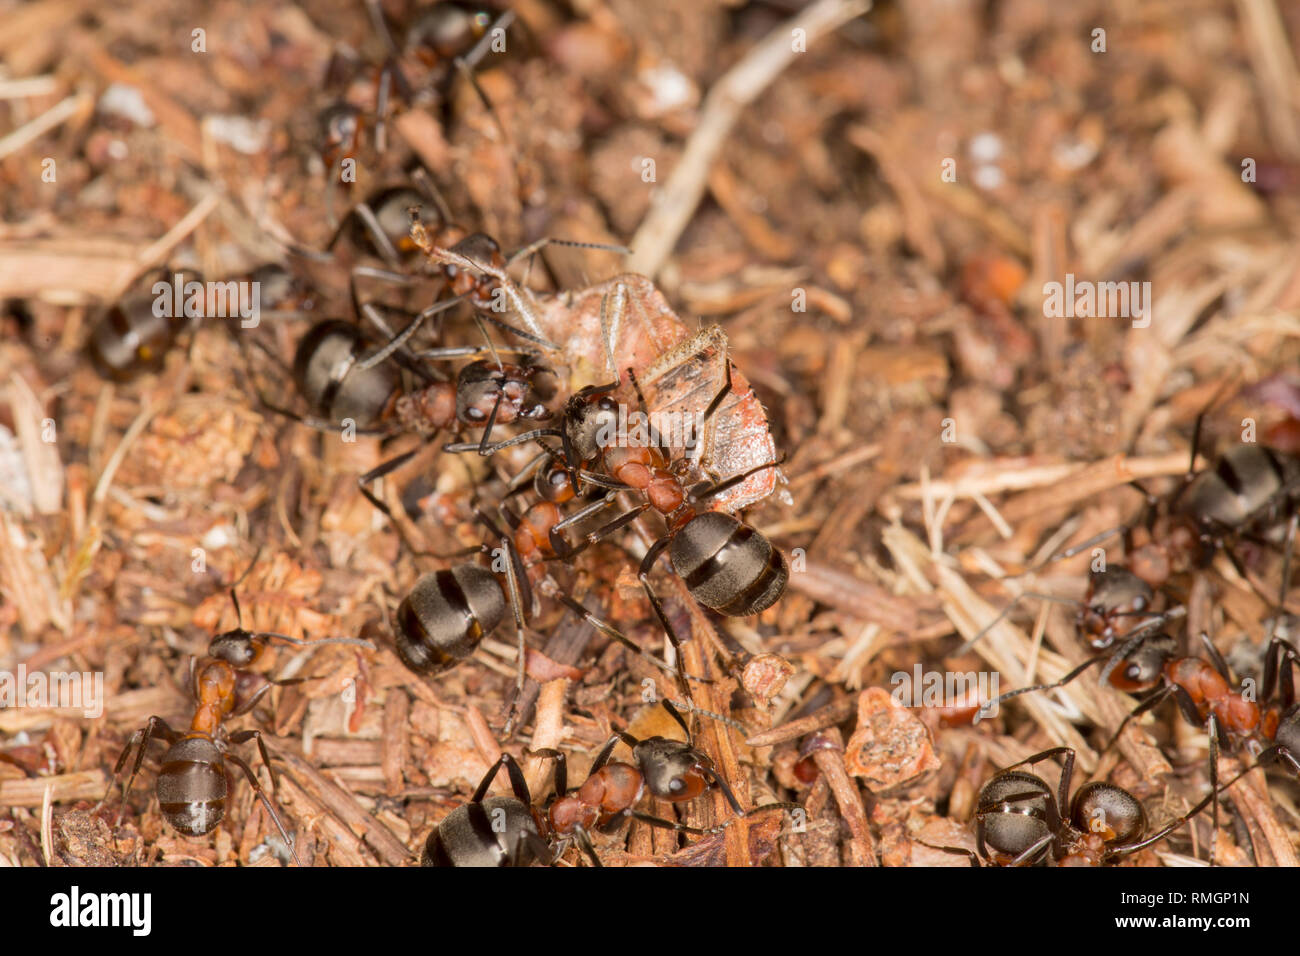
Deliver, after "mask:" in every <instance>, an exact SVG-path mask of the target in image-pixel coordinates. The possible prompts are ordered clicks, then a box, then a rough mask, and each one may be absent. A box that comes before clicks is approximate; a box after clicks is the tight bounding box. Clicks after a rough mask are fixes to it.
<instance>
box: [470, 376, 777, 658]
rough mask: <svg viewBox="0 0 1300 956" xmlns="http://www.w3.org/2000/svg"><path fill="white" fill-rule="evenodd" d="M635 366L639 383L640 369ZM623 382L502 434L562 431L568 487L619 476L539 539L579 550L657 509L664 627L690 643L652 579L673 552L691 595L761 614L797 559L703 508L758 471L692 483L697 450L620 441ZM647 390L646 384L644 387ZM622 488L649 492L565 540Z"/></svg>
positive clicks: (542, 525) (659, 609) (595, 389)
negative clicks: (548, 423) (552, 424)
mask: <svg viewBox="0 0 1300 956" xmlns="http://www.w3.org/2000/svg"><path fill="white" fill-rule="evenodd" d="M628 374H629V376H632V378H633V382H634V383H635V376H634V375H633V373H632V370H631V369H629V370H628ZM618 384H619V383H617V382H615V383H612V384H609V385H599V386H588V387H586V388H584V389H582V390H581V391H579V392H578V393H577V394H576V395H574V396H572V397H571V398H570V399H569V401H568V403H567V404H566V407H565V412H564V422H563V427H562V428H560V429H536V430H534V431H532V432H528V433H525V434H524V435H520V436H516V437H515V438H513V439H509V440H508V441H505V442H499V443H497V444H496V445H494V446H491V447H490V448H489V450H496V449H499V448H502V447H506V446H507V445H511V444H516V443H518V442H520V441H525V440H535V439H537V438H542V437H557V438H560V439H561V441H562V443H563V467H564V469H565V470H567V472H568V478H567V481H566V480H565V479H564V478H563V477H562V476H561V475H560V474H559V470H558V469H551V470H550V471H548V472H547V475H548V481H550V482H552V483H555V484H556V487H557V488H560V489H564V491H563V492H562V493H564V494H569V493H570V492H569V489H570V488H571V487H576V486H578V485H579V484H580V483H581V482H582V481H584V480H589V479H591V478H599V476H600V475H601V474H602V473H603V474H604V475H606V476H607V477H608V478H609V479H610V480H611V481H612V482H614V483H615V484H614V485H613V489H612V491H611V492H610V494H607V495H606V496H605V497H604V498H602V499H600V500H598V501H597V502H595V503H594V504H592V505H589V506H587V507H585V508H583V509H581V510H580V511H578V512H576V513H574V514H572V515H570V516H569V517H567V518H563V519H561V520H558V521H552V520H551V519H552V518H555V517H558V514H557V513H555V512H554V510H553V509H552V510H551V511H549V512H548V513H547V515H546V520H544V521H539V522H535V523H533V522H530V523H529V525H528V527H529V529H530V533H531V537H532V538H533V539H534V540H535V541H536V544H537V546H538V547H540V548H544V549H545V550H548V551H550V552H551V553H553V554H555V555H556V556H558V557H560V558H562V559H565V560H568V559H571V558H573V557H574V556H575V555H577V554H578V553H580V552H581V551H582V550H584V549H585V548H586V547H588V546H589V545H591V544H593V543H595V542H596V541H599V540H601V539H602V538H604V537H605V536H607V535H609V534H610V533H612V532H614V531H617V530H618V529H620V528H622V527H624V526H626V525H628V524H630V523H631V522H632V521H634V520H636V519H637V518H638V517H640V516H641V515H642V514H644V513H645V512H647V511H649V510H651V509H653V510H655V511H657V512H658V513H659V514H661V515H662V516H663V518H664V521H665V523H666V525H667V533H666V534H664V535H663V536H661V537H660V538H658V539H657V540H656V541H655V542H654V543H653V544H652V545H651V546H650V548H649V550H648V551H647V552H646V555H645V557H644V558H643V559H642V561H641V565H640V568H639V569H638V577H639V579H640V581H641V584H642V587H643V588H644V590H645V592H646V595H647V597H648V598H649V599H650V602H651V606H652V607H653V608H654V610H655V614H656V616H657V617H658V618H659V620H660V623H661V624H662V625H663V627H664V630H665V631H666V632H667V634H668V636H669V638H670V639H671V641H672V643H673V644H674V646H675V647H677V648H678V649H680V646H681V640H680V638H679V637H678V635H677V633H676V630H675V628H674V627H673V625H672V623H671V622H670V621H669V620H668V615H667V613H666V612H665V611H664V609H663V605H662V603H661V602H660V600H659V597H658V595H656V594H655V591H654V588H653V587H652V586H651V584H650V571H651V569H652V568H653V567H654V564H655V562H656V561H657V560H658V559H659V557H660V556H661V555H662V554H663V553H664V552H665V551H667V552H668V557H669V561H670V563H671V565H672V568H673V572H674V573H675V574H676V575H677V576H678V577H679V578H681V579H682V581H683V582H684V583H685V584H686V587H687V589H688V590H689V591H690V593H691V596H692V597H694V598H695V600H696V601H698V602H699V603H700V604H702V605H703V606H705V607H707V608H710V609H712V610H714V611H717V612H718V613H720V614H725V615H728V616H731V617H743V616H747V615H750V614H757V613H759V612H761V611H764V610H766V609H767V608H769V607H771V606H772V605H773V604H774V603H776V601H777V600H779V599H780V597H781V595H782V594H783V593H784V591H785V585H786V582H787V581H788V579H789V575H790V571H789V565H788V564H787V563H786V560H785V555H784V554H782V553H781V551H780V549H778V548H776V547H775V546H774V545H773V544H772V543H771V542H770V541H769V540H768V539H767V538H766V536H764V535H763V534H762V533H761V532H759V531H757V530H756V529H754V528H752V527H751V526H749V525H747V524H744V523H743V522H742V521H740V519H739V518H736V517H735V516H734V515H730V514H727V513H725V512H722V511H709V510H701V509H700V505H701V504H702V503H703V502H705V501H707V500H708V499H710V498H714V497H716V496H717V495H720V494H721V493H723V492H725V491H726V490H727V489H729V488H731V487H733V486H735V485H738V484H740V483H742V482H744V481H745V480H747V479H748V478H749V476H750V474H751V471H745V472H741V473H740V474H737V475H733V476H731V477H729V478H726V479H723V480H721V481H716V482H710V481H704V482H701V483H698V484H696V485H694V486H693V487H691V488H687V486H686V484H685V483H684V480H683V479H684V476H685V472H686V467H684V466H688V465H689V462H690V457H689V455H687V456H683V457H682V458H680V459H678V460H677V461H676V462H669V460H668V457H667V455H668V453H667V449H666V448H665V447H664V446H663V444H662V442H661V441H660V442H657V443H656V444H653V445H651V444H633V443H626V444H616V443H615V442H616V441H617V437H618V435H617V426H618V418H619V414H618V405H617V403H616V402H615V401H614V400H613V399H612V398H611V397H610V395H609V394H608V393H610V392H611V391H613V390H614V389H615V388H617V387H618ZM730 384H731V383H730V379H728V383H727V387H726V388H725V389H724V390H723V391H722V392H720V393H719V394H718V395H717V396H716V397H715V398H714V399H713V401H712V402H710V404H709V406H708V408H707V409H706V410H705V412H704V418H705V419H706V420H707V418H708V417H709V416H710V415H712V414H713V413H714V412H715V411H716V410H717V408H718V407H719V405H720V404H721V402H722V399H723V398H725V396H726V394H727V392H728V391H729V389H730ZM639 391H640V390H639V387H638V395H639ZM640 412H641V414H642V415H643V416H645V418H644V419H643V420H648V415H647V414H646V411H645V402H644V399H641V402H640ZM625 437H626V436H625ZM448 447H449V450H460V449H461V448H462V447H463V446H448ZM777 464H778V463H776V462H772V463H769V464H763V465H759V466H757V469H768V468H774V467H776V465H777ZM607 487H609V485H607ZM620 490H630V491H634V492H638V493H640V494H641V495H643V496H644V498H645V500H644V501H643V502H642V503H641V504H639V505H637V506H635V507H633V508H632V509H631V510H629V511H626V512H625V513H623V514H622V515H620V516H619V517H617V518H615V519H613V520H612V521H610V522H608V523H607V524H605V525H604V526H602V527H600V528H598V529H596V530H594V531H591V532H589V533H588V534H586V536H585V538H584V539H583V540H582V541H580V542H579V543H578V544H576V545H571V544H569V543H568V542H567V541H565V540H564V537H563V534H562V532H563V531H564V530H565V529H566V528H569V527H572V526H573V525H575V524H577V523H579V522H581V521H585V520H587V519H589V518H590V517H592V516H593V515H595V514H597V513H599V512H600V511H601V510H603V509H605V508H607V507H610V506H611V505H613V504H614V503H615V501H616V498H617V493H618V491H620Z"/></svg>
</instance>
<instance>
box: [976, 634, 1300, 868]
mask: <svg viewBox="0 0 1300 956" xmlns="http://www.w3.org/2000/svg"><path fill="white" fill-rule="evenodd" d="M1201 642H1202V644H1203V645H1204V647H1205V651H1206V654H1207V656H1208V657H1209V660H1208V661H1206V660H1203V659H1201V658H1199V657H1190V656H1183V655H1179V654H1178V653H1177V652H1176V645H1175V642H1174V640H1173V638H1171V637H1170V636H1169V635H1168V634H1165V633H1154V634H1153V633H1150V632H1149V631H1147V632H1144V633H1139V634H1136V635H1134V636H1132V637H1130V638H1129V639H1128V640H1126V641H1125V642H1124V643H1123V644H1122V645H1120V646H1119V647H1118V648H1117V649H1115V650H1114V651H1113V652H1111V653H1105V654H1099V655H1096V656H1094V657H1091V658H1089V659H1088V660H1086V661H1084V662H1083V663H1082V664H1080V665H1079V666H1078V667H1076V668H1074V669H1073V670H1072V671H1070V672H1069V673H1068V674H1066V675H1065V676H1064V677H1062V678H1061V679H1060V680H1058V681H1055V682H1053V683H1051V684H1038V685H1034V686H1031V687H1022V688H1019V689H1017V690H1013V691H1008V692H1007V693H1005V694H1002V695H1001V696H999V697H997V698H995V699H994V701H992V702H990V707H991V706H992V705H993V704H1000V703H1001V702H1002V701H1004V700H1007V699H1009V698H1011V697H1016V696H1019V695H1020V694H1027V693H1032V692H1034V691H1040V690H1052V689H1054V688H1056V687H1063V686H1064V685H1066V684H1068V683H1069V682H1070V681H1072V680H1074V679H1075V678H1076V677H1078V676H1079V675H1080V674H1082V673H1083V672H1084V671H1085V670H1087V669H1088V668H1090V667H1092V666H1093V665H1095V664H1098V663H1103V662H1104V664H1105V666H1104V667H1103V668H1102V670H1101V674H1100V676H1099V678H1098V680H1099V681H1101V682H1106V681H1109V682H1110V684H1111V685H1112V686H1114V687H1115V688H1117V689H1118V690H1122V691H1125V692H1130V693H1132V692H1141V691H1150V692H1151V693H1150V694H1149V695H1148V696H1147V697H1145V698H1144V699H1143V700H1142V702H1141V703H1139V704H1138V706H1137V707H1136V708H1134V709H1133V711H1132V712H1131V713H1129V714H1128V715H1127V716H1126V717H1125V718H1124V720H1123V721H1121V722H1120V725H1119V727H1118V728H1117V729H1116V731H1115V733H1114V734H1113V735H1112V737H1111V739H1110V740H1109V741H1108V742H1107V744H1106V747H1105V748H1104V749H1106V750H1109V749H1110V748H1111V747H1112V746H1114V744H1115V742H1116V741H1117V740H1118V739H1119V735H1120V734H1121V733H1122V732H1123V730H1124V728H1125V727H1126V726H1128V723H1129V721H1130V720H1132V719H1134V718H1135V717H1140V716H1141V715H1142V714H1145V713H1146V712H1148V711H1150V710H1152V709H1154V708H1155V707H1156V706H1158V705H1159V704H1160V703H1162V702H1163V701H1165V700H1167V699H1168V698H1170V697H1172V698H1173V699H1174V701H1175V702H1176V703H1177V705H1178V710H1179V713H1180V714H1182V717H1183V719H1184V720H1186V721H1187V722H1188V723H1189V724H1191V725H1192V726H1194V727H1205V728H1206V730H1207V732H1208V734H1209V740H1210V760H1209V774H1210V786H1211V787H1212V788H1214V789H1216V790H1217V788H1218V779H1219V777H1218V763H1219V761H1218V757H1219V744H1220V739H1221V737H1223V736H1226V737H1227V739H1228V741H1229V743H1230V744H1233V745H1235V744H1237V743H1238V742H1240V743H1245V744H1246V745H1247V749H1248V750H1249V751H1250V752H1251V753H1252V755H1253V756H1254V757H1255V758H1256V761H1257V764H1264V763H1268V762H1271V761H1274V760H1280V761H1282V762H1284V763H1285V764H1286V765H1287V766H1289V767H1290V768H1291V770H1292V771H1293V772H1294V773H1295V774H1296V775H1297V776H1300V706H1297V704H1296V696H1295V679H1294V674H1293V672H1292V670H1291V665H1292V664H1293V663H1295V662H1298V661H1300V653H1298V652H1297V651H1296V649H1295V648H1294V647H1293V646H1291V645H1290V644H1289V643H1288V642H1286V641H1283V640H1282V639H1280V638H1277V637H1274V638H1273V639H1272V640H1271V641H1270V643H1269V646H1268V649H1267V651H1266V652H1265V659H1264V677H1263V682H1262V685H1261V697H1260V701H1259V702H1257V701H1256V700H1255V699H1254V697H1253V696H1252V695H1249V694H1247V693H1246V692H1244V691H1234V690H1232V687H1231V676H1230V674H1229V671H1228V665H1227V663H1226V662H1225V661H1224V659H1223V656H1222V655H1221V654H1220V653H1219V651H1218V649H1217V648H1216V647H1215V646H1214V643H1213V642H1212V641H1211V640H1210V638H1209V635H1208V634H1206V633H1204V632H1202V633H1201ZM1275 692H1279V695H1280V697H1281V700H1280V702H1279V703H1278V704H1270V703H1268V702H1269V701H1271V700H1272V698H1273V696H1274V693H1275ZM1218 810H1219V808H1218V804H1217V803H1216V804H1215V806H1214V831H1215V833H1216V835H1217V833H1218ZM1213 856H1214V853H1213V848H1211V861H1213Z"/></svg>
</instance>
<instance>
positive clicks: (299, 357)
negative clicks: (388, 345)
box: [293, 319, 401, 428]
mask: <svg viewBox="0 0 1300 956" xmlns="http://www.w3.org/2000/svg"><path fill="white" fill-rule="evenodd" d="M365 350H366V345H365V340H364V338H363V337H362V335H361V332H360V330H359V329H357V328H356V327H355V326H353V325H351V324H350V323H348V322H345V321H343V320H342V319H327V320H325V321H324V322H318V323H317V324H316V325H313V326H312V327H311V328H310V329H308V330H307V334H306V335H304V336H303V337H302V341H300V342H299V343H298V349H297V351H296V352H295V353H294V357H293V378H294V382H295V383H296V384H297V386H298V391H299V392H300V393H301V394H302V396H303V398H304V399H306V401H307V403H308V404H309V405H310V406H311V409H312V411H313V412H314V413H315V414H317V415H320V416H321V417H323V418H328V419H329V420H330V421H333V422H342V421H343V420H345V419H351V420H353V421H354V422H356V423H357V425H358V426H359V427H361V428H367V427H370V426H371V425H373V424H375V423H376V422H377V421H378V420H379V419H380V418H382V417H383V415H384V413H385V412H386V410H387V409H388V405H389V403H390V402H391V401H392V400H393V397H394V396H395V395H396V394H397V391H398V388H399V386H400V385H401V380H400V374H399V372H398V370H397V368H396V366H394V365H392V364H391V363H389V362H381V363H379V364H378V365H375V366H373V367H371V368H366V369H361V368H356V367H355V366H356V363H357V362H358V360H359V359H360V358H361V356H362V355H363V354H364V353H365Z"/></svg>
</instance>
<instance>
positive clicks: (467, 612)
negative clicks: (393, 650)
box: [396, 564, 506, 674]
mask: <svg viewBox="0 0 1300 956" xmlns="http://www.w3.org/2000/svg"><path fill="white" fill-rule="evenodd" d="M505 614H506V601H505V595H504V594H503V593H502V591H501V585H500V584H498V583H497V579H496V578H495V577H494V576H493V575H492V572H490V571H488V570H487V569H486V568H482V567H479V566H478V565H476V564H462V565H459V566H457V567H454V568H450V569H445V570H442V571H434V572H432V573H431V574H426V575H424V577H422V578H420V580H419V581H417V582H416V583H415V587H413V588H412V589H411V593H410V594H408V595H407V596H406V597H405V598H404V599H403V600H402V603H401V604H400V605H398V608H397V635H396V643H397V654H398V656H399V657H400V658H401V659H402V663H403V664H405V665H406V666H407V667H408V668H410V669H411V670H412V671H414V672H415V673H417V674H441V673H442V672H443V671H446V670H449V669H450V668H452V667H455V666H456V665H457V664H459V663H460V662H461V661H463V660H465V659H466V658H467V657H469V656H470V655H471V654H473V653H474V650H475V649H476V648H477V647H478V645H479V642H480V641H482V640H483V638H484V636H486V635H487V634H490V633H491V632H492V631H493V630H495V629H496V626H497V625H498V624H500V623H501V621H502V620H503V619H504V618H505Z"/></svg>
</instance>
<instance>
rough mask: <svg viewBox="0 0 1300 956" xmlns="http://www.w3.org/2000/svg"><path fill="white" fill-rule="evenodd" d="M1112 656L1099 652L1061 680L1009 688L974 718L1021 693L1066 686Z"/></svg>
mask: <svg viewBox="0 0 1300 956" xmlns="http://www.w3.org/2000/svg"><path fill="white" fill-rule="evenodd" d="M1110 656H1111V655H1109V654H1098V655H1096V656H1095V657H1090V658H1088V659H1087V660H1086V661H1084V662H1083V663H1082V664H1080V665H1079V666H1078V667H1076V668H1074V670H1072V671H1070V672H1069V673H1068V674H1066V675H1065V676H1064V677H1062V678H1061V679H1060V680H1057V681H1053V682H1052V683H1050V684H1031V685H1030V686H1029V687H1019V688H1017V689H1015V690H1009V691H1007V692H1006V693H1005V694H999V695H998V696H997V697H994V698H993V699H991V700H988V701H985V703H984V706H982V707H981V708H980V709H979V713H977V714H976V715H975V718H974V719H975V722H976V723H978V722H979V721H980V720H982V719H983V718H984V717H985V716H986V715H989V716H991V715H992V714H993V712H994V710H993V709H994V708H995V707H997V706H999V705H1000V704H1001V703H1002V702H1003V701H1005V700H1010V699H1011V698H1012V697H1019V696H1020V695H1021V694H1031V693H1033V692H1035V691H1040V690H1056V688H1058V687H1064V686H1065V685H1066V684H1068V683H1070V681H1072V680H1074V679H1075V678H1076V677H1078V676H1079V675H1080V674H1082V673H1083V672H1084V671H1086V670H1087V669H1088V668H1089V667H1092V666H1093V665H1094V664H1100V663H1101V662H1102V661H1105V660H1108V659H1110ZM1020 762H1021V763H1027V762H1028V761H1025V760H1022V761H1020Z"/></svg>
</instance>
